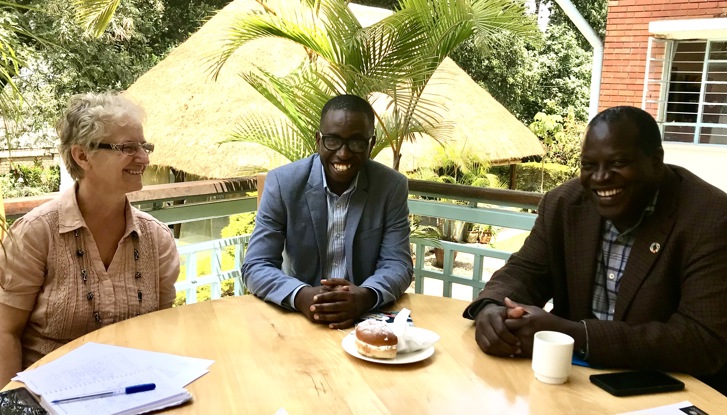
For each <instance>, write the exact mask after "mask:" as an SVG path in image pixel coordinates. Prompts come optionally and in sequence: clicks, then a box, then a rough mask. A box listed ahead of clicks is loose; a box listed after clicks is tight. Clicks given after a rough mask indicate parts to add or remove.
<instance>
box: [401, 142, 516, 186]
mask: <svg viewBox="0 0 727 415" xmlns="http://www.w3.org/2000/svg"><path fill="white" fill-rule="evenodd" d="M409 177H410V178H412V179H418V180H428V181H433V182H439V183H455V184H462V185H466V186H475V187H498V188H502V187H505V186H504V185H503V182H502V181H501V180H500V178H499V177H498V176H497V175H495V174H491V173H490V172H489V163H488V161H487V160H485V159H483V158H481V157H479V156H478V155H477V154H476V153H474V152H472V151H467V152H465V151H461V150H458V149H456V148H453V147H440V148H438V150H437V152H436V154H434V155H433V160H432V162H431V165H430V166H429V167H423V168H419V169H417V170H416V171H414V172H412V173H409ZM505 183H506V182H505Z"/></svg>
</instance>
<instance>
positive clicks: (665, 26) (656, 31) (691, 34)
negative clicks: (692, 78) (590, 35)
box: [641, 18, 727, 148]
mask: <svg viewBox="0 0 727 415" xmlns="http://www.w3.org/2000/svg"><path fill="white" fill-rule="evenodd" d="M649 32H651V33H652V34H653V35H654V36H652V37H649V43H648V48H647V52H646V69H645V73H644V90H643V95H642V100H641V107H642V108H643V109H647V107H653V106H654V104H656V107H657V114H656V121H657V122H658V123H659V127H660V129H661V133H662V136H663V135H664V128H665V126H689V127H694V137H693V140H692V142H691V143H684V142H678V141H669V142H672V143H675V144H688V145H691V144H698V145H700V146H719V147H722V148H724V146H725V144H721V143H700V142H699V139H700V135H701V131H702V128H703V127H708V128H709V127H716V128H727V124H722V123H704V122H702V115H703V108H704V105H705V101H704V98H705V94H706V87H707V82H708V77H707V75H708V67H709V66H708V64H709V63H710V62H727V61H725V60H718V61H715V60H709V59H708V58H709V56H710V47H711V45H712V42H724V41H727V18H716V19H690V20H663V21H654V22H650V23H649ZM679 41H699V42H706V47H705V55H704V57H703V61H702V63H703V65H702V77H701V85H700V93H699V101H698V103H697V104H698V107H697V119H696V122H674V121H671V122H666V116H667V101H668V96H669V86H670V82H671V67H672V61H673V58H674V55H675V52H676V49H677V48H676V47H675V46H676V44H677V43H676V42H679ZM660 48H663V51H664V53H663V55H660V56H653V52H654V50H659V49H660ZM652 66H653V68H654V69H656V70H657V71H658V68H659V66H660V67H661V71H659V72H660V74H651V70H652ZM650 74H651V76H652V77H651V78H650ZM655 75H656V76H659V77H658V78H656V77H654V76H655ZM657 88H658V90H659V93H658V97H654V96H651V95H650V94H649V91H654V90H655V89H657ZM707 104H709V103H707Z"/></svg>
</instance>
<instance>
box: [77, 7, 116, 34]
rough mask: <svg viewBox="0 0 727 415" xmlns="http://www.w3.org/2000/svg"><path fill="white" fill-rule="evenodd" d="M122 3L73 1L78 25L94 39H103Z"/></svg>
mask: <svg viewBox="0 0 727 415" xmlns="http://www.w3.org/2000/svg"><path fill="white" fill-rule="evenodd" d="M120 3H121V0H73V6H74V7H75V9H76V19H77V20H78V23H79V24H80V25H81V27H83V29H84V30H85V32H86V33H87V34H89V35H92V36H93V37H101V35H102V34H103V32H104V31H105V30H106V28H107V27H108V25H109V24H110V23H111V19H112V18H113V17H114V13H115V12H116V9H117V8H118V7H119V4H120Z"/></svg>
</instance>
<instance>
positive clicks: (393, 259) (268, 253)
mask: <svg viewBox="0 0 727 415" xmlns="http://www.w3.org/2000/svg"><path fill="white" fill-rule="evenodd" d="M408 195H409V187H408V181H407V179H406V177H405V176H404V175H402V174H400V173H398V172H396V171H394V170H392V169H390V168H388V167H385V166H383V165H382V164H380V163H377V162H375V161H372V160H368V161H367V162H366V164H365V165H364V167H363V168H362V169H361V171H360V172H359V177H358V183H357V186H356V191H355V192H354V193H353V195H352V196H351V200H350V202H349V207H348V215H347V216H346V235H345V255H346V279H348V280H349V281H352V282H353V283H354V284H356V285H358V286H360V287H368V288H372V289H374V290H376V291H377V292H378V293H379V294H380V295H379V301H378V303H377V304H376V307H379V306H381V305H382V304H386V303H390V302H393V301H396V299H397V298H399V296H401V295H402V294H403V293H404V291H405V290H406V289H407V288H408V287H409V285H410V284H411V280H412V259H411V251H410V248H409V232H410V228H409V208H408V205H407V198H408ZM327 226H328V207H327V203H326V193H325V189H324V188H323V171H322V167H321V162H320V158H319V157H318V155H317V154H315V155H313V156H310V157H308V158H305V159H302V160H298V161H296V162H293V163H290V164H287V165H285V166H282V167H279V168H276V169H274V170H272V171H270V172H269V173H268V175H267V178H266V180H265V188H264V190H263V195H262V199H261V201H260V206H259V207H258V212H257V219H256V221H255V229H254V231H253V233H252V237H251V239H250V243H249V246H248V250H247V254H246V255H245V263H244V264H243V265H242V276H243V280H244V281H245V285H246V286H247V288H248V289H249V290H250V291H251V292H252V293H253V294H254V295H256V296H257V297H260V298H262V299H264V300H265V301H269V302H273V303H275V304H278V305H281V306H283V307H286V308H288V304H287V301H286V302H285V303H284V301H285V300H286V299H287V298H288V296H290V294H291V293H292V292H293V291H295V289H296V288H297V287H298V286H300V285H302V284H308V285H311V286H319V285H321V283H320V281H321V279H324V278H326V277H327V276H325V275H322V273H323V264H324V263H325V261H326V248H327V245H328V236H327Z"/></svg>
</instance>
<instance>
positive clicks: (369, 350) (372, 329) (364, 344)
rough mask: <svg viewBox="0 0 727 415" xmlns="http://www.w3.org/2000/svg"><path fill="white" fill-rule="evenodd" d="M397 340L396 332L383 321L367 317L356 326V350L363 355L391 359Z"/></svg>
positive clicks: (394, 355)
mask: <svg viewBox="0 0 727 415" xmlns="http://www.w3.org/2000/svg"><path fill="white" fill-rule="evenodd" d="M398 342H399V339H398V338H397V337H396V334H394V332H393V331H391V329H390V328H389V325H388V324H386V323H385V322H383V321H380V320H374V319H368V320H364V321H362V322H361V323H359V324H358V326H356V350H358V352H359V353H361V354H362V355H363V356H367V357H373V358H375V359H393V358H395V357H396V344H397V343H398Z"/></svg>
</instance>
